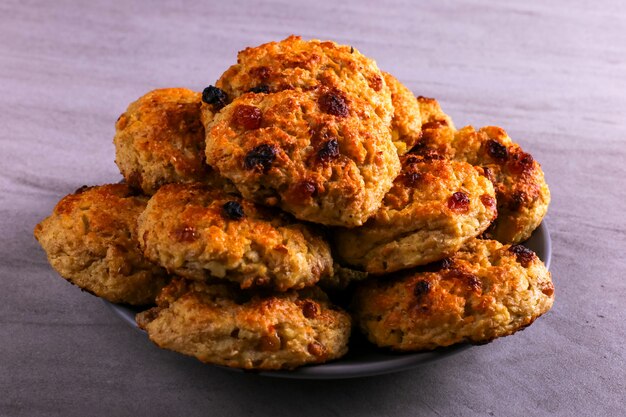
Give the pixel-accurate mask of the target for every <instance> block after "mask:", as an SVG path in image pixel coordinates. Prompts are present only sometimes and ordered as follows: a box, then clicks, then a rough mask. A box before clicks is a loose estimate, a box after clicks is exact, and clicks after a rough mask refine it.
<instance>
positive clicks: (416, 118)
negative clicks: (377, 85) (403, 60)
mask: <svg viewBox="0 0 626 417" xmlns="http://www.w3.org/2000/svg"><path fill="white" fill-rule="evenodd" d="M383 77H384V78H385V82H386V83H387V85H388V86H389V90H390V91H391V103H392V104H393V109H394V112H393V119H392V121H391V136H392V140H393V144H394V145H396V149H397V150H398V155H404V154H405V153H407V152H408V151H409V150H411V149H412V148H413V147H414V146H415V145H416V144H417V143H418V142H419V141H420V139H421V137H422V119H421V116H420V105H419V103H418V101H417V98H416V97H415V96H414V95H413V93H412V92H411V90H409V89H408V88H406V87H405V86H404V85H403V84H402V83H401V82H400V81H398V79H397V78H395V77H394V76H393V75H391V74H389V73H387V72H383Z"/></svg>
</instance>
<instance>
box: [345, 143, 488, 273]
mask: <svg viewBox="0 0 626 417" xmlns="http://www.w3.org/2000/svg"><path fill="white" fill-rule="evenodd" d="M401 159H402V172H401V173H400V175H399V176H398V177H397V178H396V179H395V181H394V183H393V187H392V188H391V190H390V191H389V192H388V193H387V195H386V196H385V199H384V200H383V205H382V207H381V208H380V209H379V210H378V211H377V212H376V214H375V215H374V216H373V217H371V218H370V219H369V220H368V221H367V222H366V223H365V224H364V225H363V226H362V227H357V228H354V229H339V230H337V231H336V232H335V234H334V235H335V243H336V249H337V254H338V255H339V257H340V258H342V260H343V261H344V262H346V263H347V264H349V265H353V266H357V267H359V268H361V269H363V270H365V271H367V272H369V273H371V274H387V273H390V272H394V271H398V270H401V269H406V268H411V267H414V266H418V265H424V264H427V263H430V262H433V261H436V260H439V259H442V258H445V257H447V256H450V255H452V254H453V253H454V252H456V251H457V250H459V249H460V248H461V246H463V244H465V243H466V242H467V241H469V240H470V239H472V238H474V237H476V236H478V235H480V234H481V233H483V232H484V231H485V229H487V227H488V226H489V225H490V223H491V222H492V221H493V220H494V219H495V217H496V214H497V213H496V200H495V194H494V189H493V186H492V184H491V182H490V181H489V180H488V179H487V178H485V177H484V176H482V175H481V174H480V172H479V170H477V169H476V168H474V167H473V166H472V165H470V164H467V163H465V162H456V161H449V160H445V159H443V158H432V157H424V156H418V155H412V154H409V155H405V156H403V157H402V158H401Z"/></svg>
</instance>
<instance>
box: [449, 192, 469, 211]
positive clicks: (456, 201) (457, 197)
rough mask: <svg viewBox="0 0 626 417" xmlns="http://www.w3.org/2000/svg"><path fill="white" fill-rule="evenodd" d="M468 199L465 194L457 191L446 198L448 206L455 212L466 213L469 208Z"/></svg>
mask: <svg viewBox="0 0 626 417" xmlns="http://www.w3.org/2000/svg"><path fill="white" fill-rule="evenodd" d="M469 204H470V199H469V196H468V195H467V194H465V193H464V192H461V191H457V192H456V193H454V194H452V196H450V198H449V199H448V208H449V209H450V210H452V211H456V212H457V213H467V211H468V210H469Z"/></svg>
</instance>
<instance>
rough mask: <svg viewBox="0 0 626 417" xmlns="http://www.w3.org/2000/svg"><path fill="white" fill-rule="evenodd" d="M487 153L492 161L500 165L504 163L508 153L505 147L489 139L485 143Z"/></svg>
mask: <svg viewBox="0 0 626 417" xmlns="http://www.w3.org/2000/svg"><path fill="white" fill-rule="evenodd" d="M487 153H488V154H489V156H491V157H492V158H493V159H495V160H497V161H499V162H501V163H502V162H504V161H506V159H507V158H508V156H509V152H508V151H507V149H506V146H504V145H503V144H501V143H500V142H497V141H495V140H491V139H490V140H489V141H488V142H487Z"/></svg>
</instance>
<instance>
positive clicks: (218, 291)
mask: <svg viewBox="0 0 626 417" xmlns="http://www.w3.org/2000/svg"><path fill="white" fill-rule="evenodd" d="M137 323H138V324H139V325H140V327H141V328H143V329H144V330H146V332H147V333H148V336H149V337H150V340H152V341H153V342H154V343H155V344H156V345H157V346H159V347H161V348H164V349H169V350H173V351H176V352H180V353H183V354H185V355H189V356H194V357H196V358H197V359H199V360H200V361H202V362H205V363H211V364H216V365H223V366H230V367H235V368H243V369H256V370H274V369H293V368H296V367H298V366H302V365H306V364H318V363H323V362H327V361H329V360H332V359H336V358H339V357H341V356H343V355H344V354H345V353H346V352H347V350H348V346H347V344H348V338H349V336H350V329H351V321H350V316H349V315H348V314H347V313H345V312H344V311H342V310H340V309H339V308H336V307H334V306H332V305H331V304H330V303H329V301H328V298H327V297H326V296H325V294H324V293H323V292H322V291H321V290H319V289H317V288H315V287H313V288H307V289H305V290H302V291H300V292H296V291H288V292H284V293H276V294H271V293H259V292H254V293H250V292H245V291H242V290H239V289H237V288H233V287H232V286H229V285H224V284H208V283H205V282H197V281H193V282H192V281H185V280H182V279H176V280H174V281H172V283H171V284H170V285H169V286H167V287H166V288H165V289H164V290H163V292H162V293H161V294H160V295H159V297H158V299H157V307H155V308H153V309H151V310H148V311H146V312H143V313H140V314H138V315H137Z"/></svg>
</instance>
